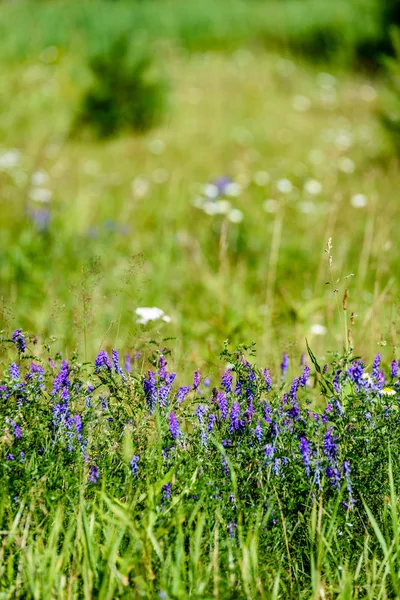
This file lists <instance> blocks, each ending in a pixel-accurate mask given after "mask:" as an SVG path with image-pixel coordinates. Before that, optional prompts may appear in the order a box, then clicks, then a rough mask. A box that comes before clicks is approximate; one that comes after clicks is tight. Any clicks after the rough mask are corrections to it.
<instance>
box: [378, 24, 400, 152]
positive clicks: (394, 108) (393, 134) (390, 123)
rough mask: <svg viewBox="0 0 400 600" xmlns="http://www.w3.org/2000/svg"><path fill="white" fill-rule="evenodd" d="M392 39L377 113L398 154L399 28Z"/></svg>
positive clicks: (399, 96) (399, 112)
mask: <svg viewBox="0 0 400 600" xmlns="http://www.w3.org/2000/svg"><path fill="white" fill-rule="evenodd" d="M392 39H393V46H394V49H395V56H394V57H386V58H385V61H384V64H385V67H386V74H387V87H386V94H385V96H384V99H383V103H382V107H381V109H380V111H379V115H380V119H381V122H382V123H383V125H384V127H385V128H386V130H387V132H388V134H389V136H390V138H391V139H392V142H393V144H394V146H395V147H396V149H397V152H398V153H399V154H400V30H398V29H396V30H395V31H394V32H393V36H392Z"/></svg>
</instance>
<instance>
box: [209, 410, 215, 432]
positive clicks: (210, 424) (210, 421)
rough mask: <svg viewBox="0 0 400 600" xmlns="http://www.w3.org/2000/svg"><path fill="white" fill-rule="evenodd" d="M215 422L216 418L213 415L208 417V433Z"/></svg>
mask: <svg viewBox="0 0 400 600" xmlns="http://www.w3.org/2000/svg"><path fill="white" fill-rule="evenodd" d="M216 420H217V416H216V415H214V414H212V415H210V416H209V417H208V431H209V432H211V431H213V429H214V424H215V421H216Z"/></svg>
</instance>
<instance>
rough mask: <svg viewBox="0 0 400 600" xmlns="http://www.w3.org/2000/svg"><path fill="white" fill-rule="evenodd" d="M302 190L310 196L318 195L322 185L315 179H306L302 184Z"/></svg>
mask: <svg viewBox="0 0 400 600" xmlns="http://www.w3.org/2000/svg"><path fill="white" fill-rule="evenodd" d="M304 191H306V192H307V194H311V196H318V194H320V193H321V192H322V185H321V184H320V182H319V181H317V180H316V179H308V181H306V182H305V184H304Z"/></svg>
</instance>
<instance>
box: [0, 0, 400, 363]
mask: <svg viewBox="0 0 400 600" xmlns="http://www.w3.org/2000/svg"><path fill="white" fill-rule="evenodd" d="M55 6H56V7H57V6H58V5H55ZM62 6H63V5H61V7H62ZM115 6H116V7H120V10H121V11H122V9H123V8H125V13H126V10H127V6H126V5H122V6H120V5H119V4H118V3H117V4H116V5H115ZM141 6H142V5H141ZM146 6H147V5H146V3H144V4H143V9H145V7H146ZM100 7H101V9H102V11H103V12H101V11H99V14H100V15H102V19H99V22H100V23H103V21H105V20H106V18H107V15H106V12H105V11H106V8H107V10H111V7H114V4H113V3H111V4H108V5H107V4H106V3H105V4H100ZM89 8H93V4H89V5H88V7H87V10H88V11H89ZM255 8H257V10H260V9H261V7H260V5H259V4H258V3H255ZM45 9H46V10H45ZM2 10H3V11H4V12H5V17H6V19H5V23H8V24H9V25H12V24H13V23H14V24H15V22H16V19H17V17H18V18H20V17H21V15H22V14H23V16H24V17H25V19H26V31H27V32H31V35H32V37H30V35H28V33H27V34H26V35H24V36H23V37H24V39H25V40H26V44H27V47H26V48H23V47H22V48H20V46H19V45H18V44H17V41H18V40H19V41H21V39H22V36H19V34H18V35H17V34H16V35H15V36H14V37H15V40H16V41H15V43H14V46H15V47H14V46H12V44H11V41H12V40H13V39H14V37H12V34H11V33H10V31H12V27H11V29H10V28H8V29H7V31H8V33H7V34H6V35H5V37H4V39H3V41H2V43H3V44H4V47H5V49H6V50H7V49H8V51H9V55H10V57H9V59H8V60H7V61H6V62H5V68H3V69H2V72H1V76H0V77H1V81H0V84H1V85H0V88H1V90H2V98H1V100H2V106H3V107H4V108H3V111H2V117H1V121H0V128H1V138H2V153H3V156H4V154H5V155H7V152H10V151H11V152H13V149H15V150H16V151H17V152H18V157H17V160H16V163H17V164H15V166H11V167H7V165H6V166H5V167H3V168H2V171H1V175H0V177H1V179H0V182H1V183H0V185H1V199H0V202H1V212H2V219H1V238H0V239H1V255H2V261H1V265H0V281H1V290H2V305H3V310H2V316H1V318H2V327H3V328H7V327H8V328H10V329H12V328H13V327H14V328H15V327H16V326H22V327H23V328H24V329H26V330H28V331H30V332H32V333H35V334H38V335H44V336H45V337H48V336H50V335H52V336H57V338H58V343H59V348H60V350H65V349H68V351H69V352H70V351H71V350H72V349H74V348H75V347H79V348H83V346H85V350H84V351H85V352H86V353H87V356H90V355H92V354H93V352H94V351H95V350H97V349H98V348H99V346H100V345H101V343H103V344H104V343H105V344H106V345H111V344H115V343H116V340H118V344H120V345H122V346H126V347H135V348H136V347H137V346H141V345H143V344H144V343H145V341H146V340H147V339H148V337H149V335H150V337H154V336H156V337H157V339H158V340H159V339H161V338H163V337H173V338H175V341H173V342H171V346H172V348H173V349H174V352H175V354H176V359H177V360H184V361H185V363H187V361H188V360H189V362H191V361H195V362H198V361H199V360H200V361H208V360H210V358H211V357H214V356H215V354H216V353H218V351H219V350H220V348H221V346H222V341H223V340H224V339H226V338H229V339H230V340H231V341H232V342H234V343H237V342H243V341H248V340H255V341H256V342H257V343H258V350H259V352H260V354H261V356H262V357H263V358H264V357H268V358H269V359H270V360H271V358H272V357H274V356H276V350H277V348H279V352H281V351H282V350H283V349H290V351H293V352H294V353H297V354H299V353H300V352H301V351H302V350H303V348H304V337H305V336H308V337H309V338H311V340H312V342H313V343H314V344H317V348H318V350H321V351H322V350H323V349H326V348H328V347H330V348H333V347H334V348H337V347H340V346H341V345H342V344H343V337H344V334H343V324H342V326H340V324H339V322H338V320H337V311H336V309H335V306H336V298H335V294H334V293H333V287H332V286H327V285H326V281H328V280H329V279H331V274H330V273H329V272H328V268H327V260H326V259H327V256H326V254H325V253H324V249H325V247H326V244H327V241H328V238H329V237H332V240H333V257H334V261H333V277H334V278H335V279H337V278H339V277H340V278H341V281H340V282H339V284H338V286H337V287H338V289H339V293H338V295H339V296H340V298H339V302H341V297H342V295H343V293H344V290H345V288H347V287H348V288H349V293H350V299H349V312H350V311H351V312H354V314H355V315H356V317H355V326H354V332H353V336H354V343H355V347H356V348H357V351H362V352H364V353H366V354H367V355H369V356H370V355H372V353H373V352H374V351H375V350H376V345H377V344H378V343H379V342H383V343H385V344H386V345H387V346H388V347H389V348H388V350H389V352H391V349H392V346H393V339H394V335H395V332H396V327H397V325H396V320H397V314H396V309H395V300H396V298H397V293H398V284H397V282H396V281H395V274H396V265H397V261H398V252H397V249H396V243H395V240H396V235H397V222H398V207H397V198H396V193H395V190H396V185H397V181H398V175H397V168H396V167H397V162H396V159H395V158H394V157H393V156H392V155H391V150H390V147H388V145H387V142H386V140H385V137H384V133H383V131H382V130H381V127H380V124H379V121H378V119H377V109H378V107H379V102H380V94H381V89H382V85H381V82H380V80H379V77H378V76H376V77H373V76H372V75H371V73H367V72H365V71H364V72H362V70H361V69H358V70H356V71H353V72H351V73H350V72H348V71H346V70H344V68H343V67H341V66H337V65H336V66H335V64H325V65H319V66H318V67H315V66H312V65H311V64H310V63H306V62H304V59H302V58H301V57H299V56H295V57H293V56H292V57H289V56H288V53H287V51H282V52H281V53H277V52H276V50H275V51H273V50H262V49H261V48H260V47H258V48H257V47H252V46H251V45H249V46H248V47H245V46H243V45H242V46H240V44H239V45H238V42H237V43H236V46H237V47H236V48H234V49H232V50H230V49H229V48H228V49H227V50H226V51H224V52H217V51H215V50H214V48H213V47H212V44H211V48H212V49H211V50H209V51H198V52H189V51H188V50H187V49H185V48H184V47H180V46H179V45H177V44H176V43H174V42H173V41H172V42H169V41H166V40H161V41H157V42H156V43H155V44H154V53H155V55H156V58H157V60H156V66H157V68H158V69H159V70H160V71H161V72H162V73H163V74H164V75H166V76H168V78H169V80H170V90H171V92H170V97H169V111H168V114H167V116H166V118H165V120H164V123H163V124H162V125H161V126H160V127H159V128H156V129H153V130H152V131H151V132H149V133H148V134H146V135H142V136H139V137H138V136H132V135H129V134H121V135H120V136H118V137H117V138H116V139H112V140H110V141H103V142H100V143H99V142H98V141H97V140H96V139H93V138H88V137H87V135H86V136H84V137H83V138H81V139H78V140H77V139H71V136H70V128H71V122H72V121H73V118H74V116H75V113H76V110H77V105H78V102H79V99H80V96H81V94H82V90H84V87H85V85H87V81H88V79H89V74H88V69H87V63H86V61H85V60H82V54H84V52H83V50H82V47H83V45H84V42H85V41H88V44H89V41H90V40H92V39H97V40H99V39H100V40H102V39H103V38H102V37H101V36H100V37H96V34H97V33H98V32H97V30H96V27H95V24H96V22H95V23H93V31H92V29H91V28H89V26H88V24H87V23H86V27H87V28H88V30H89V33H90V35H89V33H86V37H85V35H84V34H82V32H81V33H80V34H78V32H77V33H76V49H75V44H74V42H73V39H71V37H70V36H69V37H68V38H65V39H63V36H62V32H63V29H62V28H61V26H60V24H58V28H56V27H55V28H54V29H53V28H52V27H50V25H49V23H51V20H50V19H49V16H48V14H47V13H49V14H50V16H51V14H53V18H54V14H58V16H59V17H60V15H62V16H63V17H64V18H65V21H66V23H67V24H68V15H69V10H68V9H67V8H66V7H65V5H64V8H62V9H61V8H60V7H59V8H57V11H58V12H57V11H55V7H54V6H53V5H52V4H51V3H50V4H49V5H47V4H44V5H43V7H42V6H41V5H40V8H39V9H38V10H39V11H40V12H39V16H40V17H41V19H42V21H41V20H40V19H39V21H38V22H36V20H35V19H36V16H35V17H34V15H31V14H30V13H28V12H26V11H25V12H23V10H24V9H23V5H22V6H21V5H17V6H16V7H15V8H14V7H7V6H6V7H5V8H3V9H2ZM46 11H47V12H46ZM52 11H53V12H52ZM75 11H76V7H75ZM8 12H9V13H10V14H8ZM117 12H118V15H119V16H120V17H121V15H120V14H119V11H117ZM153 12H154V11H153ZM78 13H79V11H78ZM74 14H75V13H74V11H72V16H73V15H74ZM79 14H80V16H81V17H82V14H84V10H83V8H82V9H81V13H79ZM122 14H124V13H123V12H122ZM10 15H11V16H10ZM118 15H117V16H118ZM72 16H71V20H72ZM11 17H12V18H13V19H14V21H13V20H12V19H11ZM45 17H46V18H47V19H49V20H46V18H45ZM21 18H22V17H21ZM7 19H8V21H7ZM33 21H35V22H33ZM116 23H117V25H118V20H116ZM103 26H104V25H103ZM115 26H116V25H115ZM99 27H100V26H99ZM67 31H68V29H67ZM70 34H71V30H70ZM66 35H67V34H66V33H65V36H66ZM20 37H21V39H20ZM54 39H55V40H59V41H60V46H59V47H58V46H54V47H53V46H47V45H46V44H47V43H52V42H53V40H54ZM41 43H42V44H43V46H44V47H43V48H42V47H41ZM28 44H30V46H29V45H28ZM271 45H273V44H271ZM40 49H41V51H39V50H40ZM11 50H12V51H11ZM17 50H18V52H20V54H18V52H17ZM5 55H6V56H7V53H6V52H5ZM18 57H19V59H18V60H17V58H18ZM6 162H7V160H6ZM42 172H43V173H42ZM38 173H39V175H37V174H38ZM35 174H36V183H37V185H36V186H35V185H34V184H35ZM221 176H229V177H231V178H232V180H233V182H235V183H237V184H239V186H240V191H239V193H238V195H237V196H235V197H233V198H231V199H230V201H231V204H232V207H233V208H236V209H238V210H240V211H241V213H242V216H243V219H242V221H241V222H240V223H232V222H230V221H229V219H227V218H226V216H224V215H212V216H211V215H208V214H205V213H204V211H202V210H201V209H199V208H197V207H196V206H195V204H196V201H197V200H198V198H199V197H201V196H202V195H203V191H204V187H205V186H206V184H210V183H212V182H213V180H215V179H216V178H217V177H221ZM286 179H288V180H289V181H290V182H291V187H292V189H291V191H290V192H289V193H284V192H280V191H279V189H278V188H279V185H280V184H279V181H280V180H286ZM310 180H311V181H312V182H314V180H315V181H316V182H317V184H313V183H311V186H310V185H309V183H308V182H310ZM283 185H285V184H283ZM307 186H308V187H307ZM289 187H290V186H289ZM36 188H40V189H41V188H44V189H46V190H49V191H50V192H51V201H50V202H48V203H43V202H42V203H40V202H39V201H37V200H35V199H32V198H37V197H38V192H37V191H35V189H36ZM307 190H309V191H307ZM234 191H235V192H237V190H234ZM40 193H41V192H40V191H39V199H40ZM359 194H362V195H363V196H365V197H366V198H365V199H364V198H363V197H361V201H360V196H358V195H359ZM354 197H356V199H355V200H353V203H355V204H356V205H357V206H356V207H355V206H353V205H352V198H354ZM357 198H358V200H357ZM196 199H197V200H196ZM265 201H267V203H265ZM272 201H273V202H272ZM357 202H358V204H357ZM360 203H361V205H362V204H363V203H365V206H359V204H360ZM40 209H45V210H50V211H51V216H50V220H49V224H48V230H46V232H45V233H40V232H38V226H37V225H35V223H32V218H29V217H28V218H27V216H26V213H27V211H32V210H33V211H38V210H40ZM239 218H240V217H239ZM39 227H40V226H39ZM349 274H354V276H353V277H351V278H350V279H348V280H344V279H343V277H345V276H347V275H349ZM140 306H158V307H160V308H162V309H163V310H164V311H165V313H166V314H167V315H170V316H171V319H172V321H171V323H170V324H165V325H163V326H162V327H157V326H156V327H155V328H154V329H153V330H152V331H151V332H150V334H148V333H147V331H143V328H142V327H137V326H136V318H135V313H134V311H135V309H136V307H140ZM335 315H336V316H335ZM313 324H322V325H324V327H326V329H327V334H326V336H324V337H323V339H314V337H313V335H312V334H311V333H310V330H311V328H312V325H313ZM365 330H368V332H369V335H368V338H367V339H366V337H365V336H364V332H365Z"/></svg>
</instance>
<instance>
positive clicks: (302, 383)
mask: <svg viewBox="0 0 400 600" xmlns="http://www.w3.org/2000/svg"><path fill="white" fill-rule="evenodd" d="M309 377H310V367H309V366H307V365H306V366H305V367H304V369H303V373H302V374H301V377H300V378H299V386H300V387H305V385H306V383H307V380H308V378H309Z"/></svg>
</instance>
